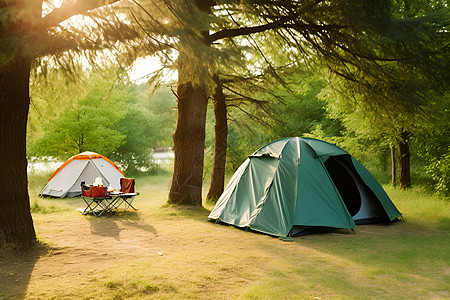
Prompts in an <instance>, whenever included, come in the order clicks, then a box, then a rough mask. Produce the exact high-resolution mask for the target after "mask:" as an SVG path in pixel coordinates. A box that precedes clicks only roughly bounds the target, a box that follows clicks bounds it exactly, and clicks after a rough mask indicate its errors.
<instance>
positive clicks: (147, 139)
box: [110, 85, 176, 174]
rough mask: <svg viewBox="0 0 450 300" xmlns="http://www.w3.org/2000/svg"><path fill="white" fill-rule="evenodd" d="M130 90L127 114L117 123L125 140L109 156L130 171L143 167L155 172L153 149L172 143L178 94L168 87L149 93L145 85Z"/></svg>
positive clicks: (118, 129) (134, 171)
mask: <svg viewBox="0 0 450 300" xmlns="http://www.w3.org/2000/svg"><path fill="white" fill-rule="evenodd" d="M129 91H130V94H131V97H130V98H129V99H128V101H127V103H126V107H127V109H126V114H125V117H124V118H123V119H122V120H120V121H119V122H117V123H116V124H115V125H114V128H115V129H116V130H117V131H118V132H120V133H121V134H123V135H124V136H125V141H124V143H123V144H122V145H120V146H119V147H118V148H117V149H115V150H114V152H112V153H111V155H110V157H111V158H112V159H113V160H115V161H117V162H119V164H120V165H121V166H122V167H123V168H124V170H125V172H126V173H127V174H134V173H136V172H138V171H139V170H140V169H142V168H144V169H147V170H148V169H151V170H155V171H156V170H157V169H158V167H157V166H156V165H153V164H152V162H151V159H150V155H149V154H150V149H151V148H156V147H171V146H172V143H173V142H172V140H171V139H170V137H171V133H172V132H173V130H174V127H175V119H176V112H175V111H173V110H171V108H172V107H173V106H174V105H175V97H174V95H173V94H172V93H171V92H170V90H168V89H167V88H160V89H158V90H157V91H156V92H155V93H154V94H152V95H150V91H149V89H148V87H146V86H145V85H140V86H131V87H130V88H129ZM150 98H151V99H150Z"/></svg>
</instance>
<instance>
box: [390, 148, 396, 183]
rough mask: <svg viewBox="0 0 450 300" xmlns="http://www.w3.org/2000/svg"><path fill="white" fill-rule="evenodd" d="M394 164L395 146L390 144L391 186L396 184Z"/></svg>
mask: <svg viewBox="0 0 450 300" xmlns="http://www.w3.org/2000/svg"><path fill="white" fill-rule="evenodd" d="M396 173H397V170H396V166H395V146H394V145H391V177H392V186H396V184H397V182H396V181H397V180H396V177H397V176H396Z"/></svg>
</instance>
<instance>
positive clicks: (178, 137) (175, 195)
mask: <svg viewBox="0 0 450 300" xmlns="http://www.w3.org/2000/svg"><path fill="white" fill-rule="evenodd" d="M186 59H187V55H185V54H184V53H182V52H180V54H179V57H178V63H179V65H178V87H177V98H178V99H177V103H178V117H177V126H176V129H175V133H174V135H173V143H174V154H175V160H174V171H173V178H172V185H171V187H170V191H169V199H168V203H170V204H185V205H202V181H203V159H204V150H205V125H206V110H207V105H208V95H207V91H206V86H205V84H203V83H197V84H194V83H193V82H192V81H191V80H189V78H186V76H189V75H186V74H189V72H188V63H187V61H186Z"/></svg>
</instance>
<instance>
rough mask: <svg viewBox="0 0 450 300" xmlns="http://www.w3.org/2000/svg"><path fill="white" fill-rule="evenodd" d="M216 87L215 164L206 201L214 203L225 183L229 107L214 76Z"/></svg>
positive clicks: (214, 98) (214, 96)
mask: <svg viewBox="0 0 450 300" xmlns="http://www.w3.org/2000/svg"><path fill="white" fill-rule="evenodd" d="M214 82H215V83H216V87H215V89H214V94H213V102H214V117H215V125H214V164H213V170H212V174H211V185H210V187H209V191H208V195H207V196H206V199H207V200H208V201H210V202H212V203H215V202H217V199H219V197H220V195H221V194H222V192H223V188H224V183H225V164H226V160H227V138H228V123H227V105H226V103H225V95H224V93H223V90H222V85H221V83H220V80H219V77H218V76H217V75H215V76H214Z"/></svg>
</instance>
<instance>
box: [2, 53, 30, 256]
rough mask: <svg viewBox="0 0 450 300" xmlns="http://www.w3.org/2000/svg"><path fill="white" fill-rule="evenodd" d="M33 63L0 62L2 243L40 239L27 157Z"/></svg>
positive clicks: (19, 243) (23, 243)
mask: <svg viewBox="0 0 450 300" xmlns="http://www.w3.org/2000/svg"><path fill="white" fill-rule="evenodd" d="M30 67H31V60H28V59H23V58H22V59H17V60H13V61H12V62H10V63H8V64H3V65H1V66H0V166H1V167H2V171H1V172H0V190H1V195H0V246H2V245H7V244H12V245H15V246H19V247H21V248H30V247H31V246H33V245H34V244H35V243H36V234H35V231H34V226H33V220H32V217H31V213H30V200H29V195H28V179H27V159H26V130H27V118H28V108H29V104H30V96H29V76H30Z"/></svg>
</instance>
